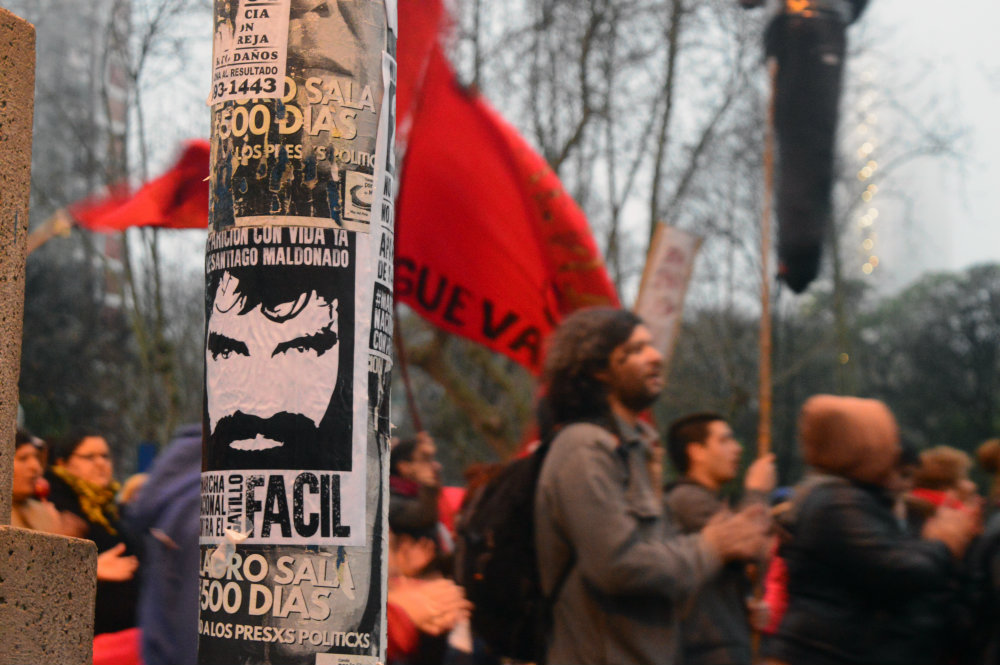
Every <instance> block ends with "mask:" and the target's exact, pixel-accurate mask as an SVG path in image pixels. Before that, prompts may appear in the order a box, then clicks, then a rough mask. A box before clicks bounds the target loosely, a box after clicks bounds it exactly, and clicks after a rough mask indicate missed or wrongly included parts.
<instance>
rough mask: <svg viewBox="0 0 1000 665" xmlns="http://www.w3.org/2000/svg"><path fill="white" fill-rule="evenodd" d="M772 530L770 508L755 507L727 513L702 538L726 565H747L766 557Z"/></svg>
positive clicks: (711, 522)
mask: <svg viewBox="0 0 1000 665" xmlns="http://www.w3.org/2000/svg"><path fill="white" fill-rule="evenodd" d="M770 527H771V521H770V517H769V516H768V513H767V508H766V507H765V506H763V505H760V504H755V505H752V506H748V507H747V508H744V509H743V510H741V511H739V512H737V513H734V512H731V511H728V510H726V511H722V512H720V513H718V514H716V515H714V516H713V517H712V519H710V520H709V521H708V524H706V525H705V528H704V529H702V530H701V536H702V538H703V539H704V541H705V543H706V544H707V545H708V547H709V548H711V549H712V550H713V551H714V552H715V553H716V554H717V555H718V556H719V558H721V559H722V560H723V561H733V560H743V561H748V560H751V559H757V558H761V557H762V556H764V554H765V552H766V551H767V543H768V538H767V534H768V531H769V530H770Z"/></svg>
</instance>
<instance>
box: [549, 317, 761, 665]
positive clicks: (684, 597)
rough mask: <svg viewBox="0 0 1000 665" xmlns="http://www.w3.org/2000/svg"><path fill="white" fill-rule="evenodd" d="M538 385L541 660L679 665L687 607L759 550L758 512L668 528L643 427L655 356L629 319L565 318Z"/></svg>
mask: <svg viewBox="0 0 1000 665" xmlns="http://www.w3.org/2000/svg"><path fill="white" fill-rule="evenodd" d="M545 384H546V397H545V407H546V413H545V416H546V418H547V419H549V420H550V424H549V427H547V429H549V430H550V431H549V432H547V434H548V436H549V437H553V435H554V438H552V443H551V446H550V448H549V451H548V453H547V455H546V457H545V462H544V464H543V466H542V470H541V474H540V476H539V480H538V487H537V491H536V494H535V542H536V548H537V552H538V565H539V574H540V577H541V582H542V588H543V591H544V592H545V594H546V595H547V596H548V597H549V600H550V602H551V604H552V625H551V630H550V631H549V632H548V635H547V648H546V662H547V663H549V665H559V664H560V663H573V664H576V665H584V664H587V663H616V664H625V665H629V664H632V663H635V664H644V663H674V662H678V660H679V648H678V647H679V645H678V632H677V622H678V620H679V616H680V615H681V613H682V612H683V609H684V607H685V606H686V605H687V604H688V603H689V602H690V600H691V598H692V597H693V595H694V594H695V593H696V591H697V590H698V588H699V586H700V585H701V584H702V583H703V582H704V581H705V580H707V579H709V578H710V577H711V576H713V575H714V574H716V573H717V572H718V570H719V569H720V568H721V566H722V565H723V563H724V562H725V561H727V560H730V559H734V558H750V557H752V556H753V555H755V554H757V553H758V552H760V551H761V550H762V548H763V547H764V544H765V530H766V524H767V521H766V517H765V515H764V511H763V510H762V509H761V508H760V506H756V507H754V508H753V509H748V510H747V511H744V512H741V513H738V514H735V515H733V514H722V515H719V516H718V517H716V518H714V519H713V520H711V521H710V522H709V523H708V525H707V526H706V527H705V528H704V529H703V530H702V531H701V533H699V534H693V535H689V536H682V535H678V534H677V533H676V532H675V531H674V530H673V529H672V528H671V527H670V525H669V523H668V522H667V520H666V519H665V518H664V513H663V508H662V503H661V501H660V499H659V495H658V493H657V492H656V490H655V489H654V487H655V485H656V484H657V483H658V478H654V477H652V475H651V474H650V473H649V468H650V460H651V459H652V457H653V455H654V453H653V450H654V448H655V447H656V435H655V433H654V432H653V430H652V429H651V428H650V427H649V426H647V425H646V424H645V423H643V422H641V421H640V419H639V416H640V414H641V413H642V412H643V411H644V410H646V409H647V408H649V407H650V406H651V405H652V404H653V402H654V401H655V400H656V398H657V397H658V396H659V394H660V392H661V391H662V389H663V367H662V356H661V355H660V353H659V351H657V350H656V349H655V347H653V345H652V337H651V335H650V332H649V330H648V329H647V328H646V327H645V326H644V325H643V324H642V321H641V320H640V319H639V318H638V317H637V316H635V315H634V314H632V313H630V312H626V311H622V310H615V309H605V308H600V309H588V310H581V311H579V312H576V313H574V314H573V315H571V316H569V317H568V318H567V319H566V320H565V321H564V322H563V323H562V325H560V327H559V328H558V329H557V330H556V331H555V333H553V335H552V338H551V340H550V347H549V352H548V356H547V358H546V363H545ZM543 434H545V433H543Z"/></svg>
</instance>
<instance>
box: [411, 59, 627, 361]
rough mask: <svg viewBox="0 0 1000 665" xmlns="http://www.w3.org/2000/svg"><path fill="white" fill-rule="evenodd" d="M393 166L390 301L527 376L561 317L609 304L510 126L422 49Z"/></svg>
mask: <svg viewBox="0 0 1000 665" xmlns="http://www.w3.org/2000/svg"><path fill="white" fill-rule="evenodd" d="M419 96H420V101H419V110H418V112H417V113H416V114H415V119H414V124H413V128H412V130H411V132H410V136H409V145H408V146H407V154H406V159H405V163H404V166H403V171H402V181H401V184H400V194H399V202H398V206H397V209H398V220H397V228H396V275H395V278H396V279H395V285H396V297H397V298H398V299H399V300H400V301H402V302H405V303H406V304H408V305H410V306H411V307H413V308H414V309H415V310H416V311H417V312H418V313H419V314H420V315H421V316H423V317H424V318H426V319H427V320H428V321H430V322H431V323H432V324H433V325H435V326H438V327H440V328H442V329H444V330H447V331H449V332H452V333H454V334H457V335H461V336H463V337H467V338H469V339H471V340H473V341H476V342H479V343H481V344H483V345H485V346H487V347H489V348H491V349H493V350H495V351H498V352H500V353H503V354H506V355H507V356H509V357H510V358H512V359H513V360H515V361H516V362H518V363H520V364H522V365H524V366H525V367H527V368H528V369H529V370H531V371H533V372H537V371H539V369H540V368H541V357H542V341H543V339H544V338H545V337H546V336H547V335H548V333H549V332H551V330H552V329H553V328H554V327H555V325H556V324H557V323H558V321H559V319H560V318H561V317H562V315H564V314H567V313H569V312H571V311H573V310H574V309H577V308H578V307H581V306H585V305H599V304H603V305H611V306H617V305H618V297H617V295H616V293H615V289H614V287H613V285H612V284H611V280H610V279H609V278H608V275H607V272H606V271H605V269H604V265H603V263H602V261H601V259H600V255H599V254H598V251H597V247H596V244H595V243H594V240H593V238H592V236H591V234H590V229H589V227H588V225H587V221H586V218H585V217H584V216H583V213H582V212H581V211H580V209H579V208H578V207H577V206H576V205H575V204H574V203H573V201H572V200H571V199H570V197H569V196H568V195H567V194H566V192H565V191H564V190H563V188H562V185H561V184H560V183H559V180H558V178H557V177H556V176H555V174H554V173H553V172H552V171H551V169H549V168H548V166H547V165H546V164H545V161H544V160H543V159H542V158H541V157H540V156H539V155H538V154H537V153H535V152H534V151H533V150H532V149H531V148H530V146H528V144H527V143H526V142H525V141H524V139H523V138H521V137H520V136H519V135H518V134H517V132H516V130H515V129H514V128H512V127H511V126H510V125H508V124H507V123H505V122H504V121H503V120H502V119H501V118H500V117H499V115H497V113H496V112H495V111H493V110H492V109H491V108H490V107H489V106H488V105H487V104H486V102H485V101H484V100H483V99H482V98H481V97H479V96H478V95H477V94H475V93H472V92H469V91H467V90H464V89H463V88H462V87H461V86H459V85H458V83H457V82H456V80H455V76H454V74H453V72H452V70H451V66H450V65H449V63H448V61H447V59H446V57H445V56H444V54H443V52H442V51H441V49H440V47H439V46H436V47H435V48H434V50H433V51H432V53H431V56H430V59H429V62H428V64H427V69H426V74H425V78H424V81H423V86H422V89H421V90H420V93H419Z"/></svg>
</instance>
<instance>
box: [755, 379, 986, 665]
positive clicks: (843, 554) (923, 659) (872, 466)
mask: <svg viewBox="0 0 1000 665" xmlns="http://www.w3.org/2000/svg"><path fill="white" fill-rule="evenodd" d="M799 440H800V444H801V447H802V453H803V458H804V460H805V461H806V463H807V464H809V465H811V466H812V467H813V468H814V469H815V473H812V474H811V475H809V476H807V478H806V479H804V480H803V481H802V482H801V483H800V484H799V485H798V486H797V487H796V489H795V494H794V496H793V499H792V506H791V507H790V508H789V509H788V510H787V511H785V513H784V514H783V515H782V516H781V518H780V519H779V523H780V524H781V525H782V526H783V528H784V529H785V531H786V534H785V541H784V542H783V543H782V545H781V547H780V549H779V553H780V555H781V557H782V558H783V559H784V561H785V563H786V565H787V569H788V608H787V611H786V612H785V614H784V616H783V617H782V620H781V623H780V624H779V626H778V628H777V631H776V633H775V634H774V635H771V636H769V637H768V638H767V639H766V640H765V641H764V644H763V648H762V653H763V655H764V656H765V657H767V658H768V659H769V661H768V662H770V663H788V664H790V665H805V664H808V665H843V664H845V663H869V664H872V665H922V664H926V665H931V664H933V663H939V662H942V659H943V658H944V657H945V650H946V644H947V638H948V623H947V622H948V619H949V614H950V613H949V608H950V607H952V606H953V603H955V602H956V597H955V593H956V586H957V583H958V581H959V580H958V568H957V565H956V564H957V563H958V562H959V561H960V560H961V558H962V556H963V554H964V553H965V550H966V548H967V547H968V545H969V543H970V541H971V540H972V538H973V535H974V533H975V531H976V524H975V519H974V517H973V516H972V515H970V514H969V513H968V512H966V511H960V510H954V509H949V508H942V509H940V510H939V511H938V512H937V513H936V514H935V515H934V516H933V517H931V518H930V519H928V520H927V522H926V523H925V524H924V526H923V531H922V534H921V536H920V537H916V536H912V535H910V534H909V533H908V532H907V530H906V528H905V526H904V525H902V524H901V523H900V521H899V520H898V519H897V518H896V516H895V515H894V514H893V502H894V499H893V496H892V492H891V491H890V486H892V484H893V482H894V480H893V474H894V472H895V471H896V469H897V465H898V458H899V456H900V443H899V429H898V426H897V424H896V420H895V418H894V417H893V415H892V412H891V411H889V408H888V407H887V406H886V405H885V404H883V403H882V402H879V401H876V400H871V399H859V398H855V397H837V396H832V395H817V396H815V397H812V398H811V399H809V400H808V401H807V402H806V403H805V405H804V406H803V407H802V411H801V414H800V417H799Z"/></svg>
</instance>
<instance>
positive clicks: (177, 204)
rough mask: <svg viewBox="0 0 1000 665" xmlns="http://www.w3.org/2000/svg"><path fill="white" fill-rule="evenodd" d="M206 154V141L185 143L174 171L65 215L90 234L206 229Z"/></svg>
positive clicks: (89, 201) (76, 207) (75, 206)
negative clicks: (139, 229)
mask: <svg viewBox="0 0 1000 665" xmlns="http://www.w3.org/2000/svg"><path fill="white" fill-rule="evenodd" d="M208 154H209V144H208V141H201V140H197V141H188V142H187V143H186V144H185V146H184V151H183V152H182V153H181V156H180V158H179V159H178V160H177V163H176V164H174V166H173V167H171V168H170V169H169V170H168V171H167V172H166V173H164V174H163V175H161V176H160V177H159V178H155V179H153V180H150V181H149V182H147V183H146V184H144V185H143V186H142V187H140V188H139V190H138V191H136V192H135V193H134V194H131V195H129V194H128V193H127V190H126V189H125V188H123V187H121V186H119V187H117V188H113V189H112V191H111V192H110V193H109V194H108V195H106V196H102V197H92V198H88V199H85V200H83V201H79V202H77V203H74V204H73V205H71V206H70V207H69V208H68V209H67V212H68V213H69V215H70V217H72V218H73V220H74V221H75V222H76V223H77V224H78V225H79V226H82V227H84V228H86V229H90V230H91V231H122V230H124V229H127V228H128V227H130V226H162V227H168V228H173V229H190V228H205V226H207V225H208V183H207V182H206V178H207V177H208Z"/></svg>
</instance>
